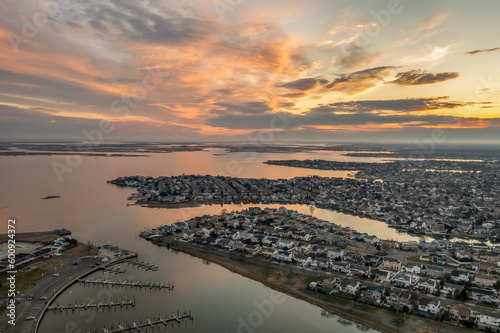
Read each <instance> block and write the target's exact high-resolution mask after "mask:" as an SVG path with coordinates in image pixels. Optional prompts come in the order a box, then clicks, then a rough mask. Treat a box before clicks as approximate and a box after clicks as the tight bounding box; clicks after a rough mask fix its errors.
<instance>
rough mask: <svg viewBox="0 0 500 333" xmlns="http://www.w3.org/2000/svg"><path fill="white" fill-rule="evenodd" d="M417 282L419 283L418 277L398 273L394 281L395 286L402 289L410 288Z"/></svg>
mask: <svg viewBox="0 0 500 333" xmlns="http://www.w3.org/2000/svg"><path fill="white" fill-rule="evenodd" d="M416 281H418V277H417V276H414V275H411V274H407V273H397V274H396V275H395V276H394V278H393V279H392V282H393V283H394V285H395V286H396V287H400V288H410V287H411V286H413V284H414V283H415V282H416Z"/></svg>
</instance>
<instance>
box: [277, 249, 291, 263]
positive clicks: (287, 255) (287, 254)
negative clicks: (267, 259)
mask: <svg viewBox="0 0 500 333" xmlns="http://www.w3.org/2000/svg"><path fill="white" fill-rule="evenodd" d="M273 258H274V259H277V260H280V261H283V262H292V260H293V254H292V252H291V251H278V254H275V255H273Z"/></svg>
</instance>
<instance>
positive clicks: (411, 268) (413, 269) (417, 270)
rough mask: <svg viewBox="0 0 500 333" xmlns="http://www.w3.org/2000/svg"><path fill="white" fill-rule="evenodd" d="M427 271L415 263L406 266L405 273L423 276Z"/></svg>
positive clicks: (421, 265)
mask: <svg viewBox="0 0 500 333" xmlns="http://www.w3.org/2000/svg"><path fill="white" fill-rule="evenodd" d="M424 269H425V266H424V265H423V264H417V263H414V262H409V263H407V264H406V266H405V271H406V272H408V273H413V274H422V273H423V271H424Z"/></svg>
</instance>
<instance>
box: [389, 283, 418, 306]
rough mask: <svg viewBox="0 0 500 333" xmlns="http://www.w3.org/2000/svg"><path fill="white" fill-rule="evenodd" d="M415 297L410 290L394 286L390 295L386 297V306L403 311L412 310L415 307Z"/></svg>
mask: <svg viewBox="0 0 500 333" xmlns="http://www.w3.org/2000/svg"><path fill="white" fill-rule="evenodd" d="M414 301H415V298H414V297H413V295H412V293H411V292H409V291H408V290H403V289H398V288H392V289H391V291H390V292H389V296H387V297H386V298H385V303H384V304H383V305H384V306H385V307H387V308H390V309H394V310H398V311H402V310H407V311H410V310H411V309H412V308H413V304H414Z"/></svg>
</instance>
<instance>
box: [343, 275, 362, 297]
mask: <svg viewBox="0 0 500 333" xmlns="http://www.w3.org/2000/svg"><path fill="white" fill-rule="evenodd" d="M360 287H361V283H360V282H359V281H354V280H348V279H344V280H342V281H341V282H340V284H339V290H340V291H341V292H343V293H346V294H351V295H356V293H357V292H358V290H359V288H360Z"/></svg>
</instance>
